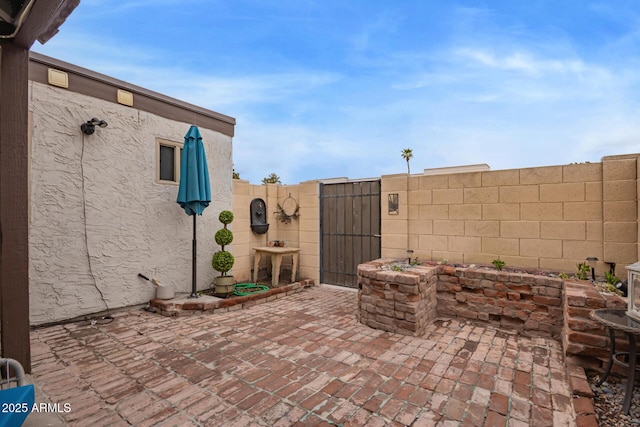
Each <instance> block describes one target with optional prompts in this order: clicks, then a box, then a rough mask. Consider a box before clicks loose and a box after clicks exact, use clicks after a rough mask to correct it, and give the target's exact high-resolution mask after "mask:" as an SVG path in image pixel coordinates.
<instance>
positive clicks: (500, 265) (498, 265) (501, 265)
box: [491, 258, 506, 271]
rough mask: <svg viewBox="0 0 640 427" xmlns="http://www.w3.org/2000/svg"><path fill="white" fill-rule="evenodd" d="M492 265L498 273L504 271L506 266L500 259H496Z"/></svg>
mask: <svg viewBox="0 0 640 427" xmlns="http://www.w3.org/2000/svg"><path fill="white" fill-rule="evenodd" d="M491 264H493V266H494V267H495V268H496V269H497V270H498V271H502V269H503V268H504V266H505V264H506V263H505V262H504V261H502V260H501V259H500V258H496V259H494V260H493V261H491Z"/></svg>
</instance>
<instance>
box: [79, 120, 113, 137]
mask: <svg viewBox="0 0 640 427" xmlns="http://www.w3.org/2000/svg"><path fill="white" fill-rule="evenodd" d="M96 126H99V127H101V128H106V127H107V122H105V121H104V120H99V119H96V118H95V117H94V118H93V119H91V120H87V122H86V123H83V124H81V125H80V129H82V132H83V133H84V134H86V135H91V134H93V133H94V132H95V131H96Z"/></svg>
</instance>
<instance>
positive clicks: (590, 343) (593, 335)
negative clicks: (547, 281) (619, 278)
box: [562, 280, 627, 371]
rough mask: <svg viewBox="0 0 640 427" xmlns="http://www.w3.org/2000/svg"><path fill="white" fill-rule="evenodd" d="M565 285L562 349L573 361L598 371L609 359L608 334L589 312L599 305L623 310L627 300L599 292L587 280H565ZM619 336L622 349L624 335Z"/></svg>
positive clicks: (618, 343) (625, 339)
mask: <svg viewBox="0 0 640 427" xmlns="http://www.w3.org/2000/svg"><path fill="white" fill-rule="evenodd" d="M564 286H565V291H564V293H565V298H564V306H563V309H564V328H563V331H562V345H563V347H564V352H565V354H566V355H567V356H568V357H571V358H572V359H574V360H575V362H576V364H579V365H580V366H583V367H585V368H591V369H595V370H600V371H601V370H603V369H604V367H605V366H606V362H607V360H608V358H609V334H608V332H607V331H606V330H605V328H604V327H603V326H602V325H600V324H599V323H598V322H596V321H595V320H592V319H591V317H589V316H590V313H591V312H592V311H593V310H597V309H599V308H617V309H626V308H627V301H626V300H625V299H623V298H622V297H620V296H618V295H613V294H603V293H600V292H598V291H597V290H596V289H595V288H594V286H593V285H592V284H591V283H589V282H581V281H573V280H566V281H565V283H564ZM620 337H621V338H620V340H618V339H616V345H617V347H618V349H623V348H625V345H627V337H626V335H620ZM616 368H617V366H616Z"/></svg>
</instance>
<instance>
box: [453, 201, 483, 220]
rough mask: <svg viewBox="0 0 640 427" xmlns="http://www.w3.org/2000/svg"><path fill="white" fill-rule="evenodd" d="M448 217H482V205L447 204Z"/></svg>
mask: <svg viewBox="0 0 640 427" xmlns="http://www.w3.org/2000/svg"><path fill="white" fill-rule="evenodd" d="M449 219H482V205H481V204H464V205H449Z"/></svg>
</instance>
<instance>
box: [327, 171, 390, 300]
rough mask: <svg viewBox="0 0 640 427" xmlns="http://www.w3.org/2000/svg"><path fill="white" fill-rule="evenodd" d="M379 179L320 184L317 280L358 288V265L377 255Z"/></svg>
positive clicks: (378, 239)
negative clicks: (318, 272) (318, 276)
mask: <svg viewBox="0 0 640 427" xmlns="http://www.w3.org/2000/svg"><path fill="white" fill-rule="evenodd" d="M380 194H381V180H380V179H375V180H354V181H344V182H338V183H326V184H325V183H320V282H321V283H327V284H333V285H339V286H346V287H350V288H357V287H358V276H357V269H358V264H362V263H363V262H367V261H371V260H373V259H378V258H380V254H381V241H380V237H381V235H380V230H381V215H380V206H381V205H380Z"/></svg>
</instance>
